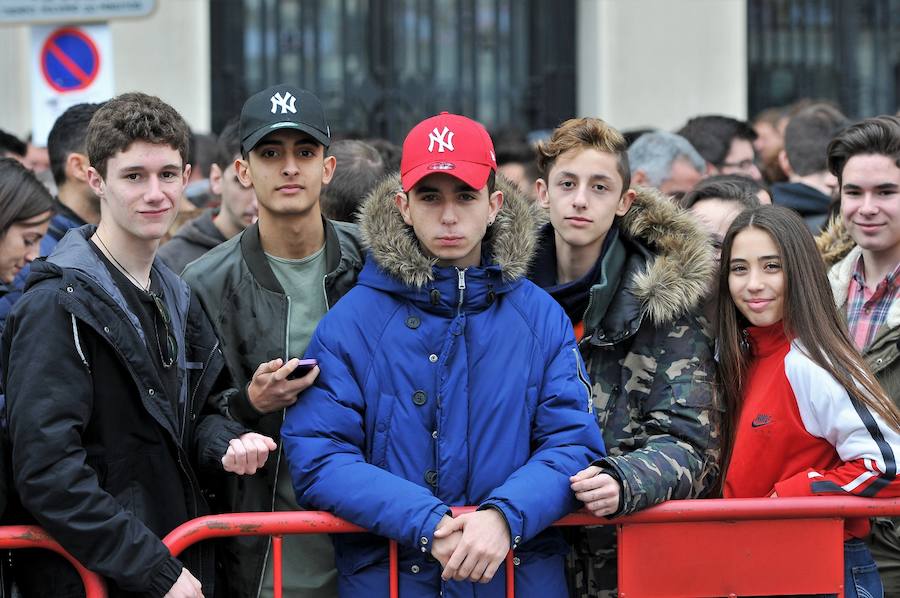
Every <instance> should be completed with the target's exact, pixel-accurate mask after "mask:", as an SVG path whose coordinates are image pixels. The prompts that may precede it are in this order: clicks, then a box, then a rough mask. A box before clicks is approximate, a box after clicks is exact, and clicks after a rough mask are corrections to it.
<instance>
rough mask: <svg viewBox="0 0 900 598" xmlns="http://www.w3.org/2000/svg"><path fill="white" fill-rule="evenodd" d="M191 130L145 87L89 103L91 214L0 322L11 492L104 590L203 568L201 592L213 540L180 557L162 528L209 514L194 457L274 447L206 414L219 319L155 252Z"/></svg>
mask: <svg viewBox="0 0 900 598" xmlns="http://www.w3.org/2000/svg"><path fill="white" fill-rule="evenodd" d="M187 140H188V128H187V125H186V124H185V122H184V120H182V118H181V116H180V115H179V114H178V113H177V112H176V111H175V110H174V109H173V108H172V107H170V106H168V105H167V104H165V103H163V102H162V101H161V100H159V99H158V98H155V97H151V96H147V95H144V94H137V93H133V94H124V95H122V96H119V97H118V98H114V99H112V100H110V101H109V102H107V103H106V104H105V105H104V106H103V107H102V108H100V109H99V110H98V111H97V113H96V114H95V115H94V118H93V120H92V121H91V126H90V128H89V130H88V137H87V153H88V156H89V157H90V162H91V165H92V166H91V167H90V169H89V170H88V180H89V182H90V185H91V187H92V188H93V190H94V192H95V193H96V194H97V196H98V197H99V198H100V223H99V225H98V226H93V225H86V226H83V227H81V228H78V229H75V230H72V231H70V232H69V233H68V234H67V235H66V236H65V237H64V238H63V240H62V241H60V243H59V244H58V245H57V247H56V249H55V251H54V252H53V254H52V255H51V256H50V257H49V258H48V259H47V260H46V261H39V262H34V267H33V269H32V275H31V278H30V279H29V284H30V288H29V289H28V290H27V292H26V293H25V295H24V296H23V297H22V299H21V300H20V301H19V302H18V303H17V304H16V306H15V308H14V309H13V311H12V313H11V315H10V320H9V322H8V325H7V327H6V330H5V332H4V335H3V344H2V369H3V387H4V389H5V390H6V400H7V416H8V419H9V434H10V438H11V441H12V462H13V464H14V465H13V470H14V480H15V485H16V489H17V490H18V493H19V496H20V498H21V501H22V505H23V506H24V507H25V509H27V510H28V511H29V513H30V514H31V515H32V516H33V517H34V518H35V519H36V520H37V522H38V523H39V524H40V525H41V526H42V527H44V528H45V529H46V530H47V531H48V532H49V533H50V534H51V535H52V536H53V537H54V538H55V539H56V540H58V541H59V542H60V544H62V545H63V547H64V548H66V549H67V550H68V551H69V552H71V553H72V554H73V555H74V556H75V557H76V558H78V560H80V561H81V562H82V563H83V564H84V565H85V566H86V567H87V568H89V569H91V570H92V571H95V572H97V573H100V574H101V575H103V576H105V577H107V578H108V580H109V583H110V585H111V588H110V589H111V592H112V594H113V595H134V594H133V593H139V594H142V595H149V596H163V595H166V596H197V597H199V596H201V584H200V580H203V583H204V584H206V588H205V589H206V591H207V592H210V595H211V591H212V588H211V587H210V583H211V579H212V575H211V567H212V565H213V563H212V561H211V559H210V558H208V557H210V556H211V554H210V553H209V551H208V550H205V549H202V548H200V549H197V550H194V551H192V552H189V553H186V556H185V558H184V562H183V563H182V561H179V560H178V559H176V558H174V557H172V556H171V555H170V554H169V550H168V549H167V548H166V547H165V545H164V544H163V543H162V541H161V540H160V538H161V537H163V536H164V535H165V534H167V533H168V532H169V531H171V530H172V529H174V528H175V527H176V526H178V525H180V524H181V523H183V522H185V521H187V520H189V519H192V518H194V517H197V516H199V515H203V514H204V513H205V503H204V499H203V496H202V494H201V493H200V487H199V485H198V481H197V476H198V474H199V473H200V471H201V470H207V471H214V470H219V471H221V470H222V468H223V465H224V466H225V469H226V470H227V471H234V472H237V473H253V471H254V470H255V469H256V467H257V466H258V465H259V464H260V462H261V461H264V460H265V459H266V455H267V454H268V451H269V450H271V449H274V448H275V447H274V443H273V441H272V440H271V439H270V438H266V437H264V436H261V435H259V434H255V433H245V432H246V429H245V428H244V427H243V426H241V425H239V424H237V423H235V422H233V421H229V420H228V419H226V418H225V417H223V416H222V415H218V414H217V413H215V411H216V410H215V409H214V406H216V405H219V404H221V403H223V402H225V401H227V400H228V397H229V395H231V394H235V393H236V392H237V391H235V390H233V389H231V388H230V377H229V376H228V375H227V372H226V370H225V364H224V360H223V359H222V355H221V353H220V352H219V350H218V349H217V348H216V347H217V345H216V339H215V333H214V331H213V329H212V326H211V325H210V323H209V321H208V319H207V318H206V316H205V314H204V313H203V310H202V308H201V307H200V305H199V303H197V302H196V301H195V300H194V299H193V297H192V295H191V292H190V289H188V287H187V285H185V284H184V283H183V282H182V281H181V280H180V279H179V278H178V276H177V275H175V273H173V272H172V271H171V270H169V269H168V268H167V267H165V265H163V264H162V262H161V261H159V260H158V259H155V254H156V249H157V245H158V243H159V239H160V238H161V237H162V236H163V235H164V234H165V232H166V230H167V229H168V227H169V226H170V225H171V223H172V220H173V219H174V218H175V215H176V212H177V206H178V201H179V199H180V197H181V194H182V192H183V190H184V186H185V184H186V182H187V179H188V175H189V174H190V166H188V165H186V163H185V158H186V154H187ZM17 571H18V572H19V575H20V579H19V581H20V585H21V586H22V587H23V589H24V590H25V591H26V594H28V595H39V596H69V595H76V596H77V595H79V594H82V593H83V590H82V589H81V581H80V580H79V579H78V577H77V575H75V573H74V571H73V570H72V568H71V566H70V565H68V564H67V563H66V562H65V561H63V560H62V559H60V558H58V557H50V556H46V555H45V556H41V557H35V558H34V560H33V561H28V562H27V564H25V563H23V566H21V567H18V568H17ZM198 578H199V579H198Z"/></svg>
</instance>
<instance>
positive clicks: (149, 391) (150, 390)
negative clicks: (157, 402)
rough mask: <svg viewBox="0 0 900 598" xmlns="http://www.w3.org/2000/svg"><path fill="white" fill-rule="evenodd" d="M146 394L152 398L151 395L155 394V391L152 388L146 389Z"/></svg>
mask: <svg viewBox="0 0 900 598" xmlns="http://www.w3.org/2000/svg"><path fill="white" fill-rule="evenodd" d="M147 394H148V395H150V396H151V397H152V396H153V395H155V394H156V391H155V390H153V389H152V388H148V389H147Z"/></svg>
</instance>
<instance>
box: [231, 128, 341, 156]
mask: <svg viewBox="0 0 900 598" xmlns="http://www.w3.org/2000/svg"><path fill="white" fill-rule="evenodd" d="M282 129H294V130H295V131H303V132H304V133H307V134H308V135H310V136H311V137H312V138H313V139H315V140H316V141H318V142H319V143H321V144H322V145H323V146H325V147H328V146H329V144H330V143H331V138H330V137H328V135H326V134H324V133H323V132H322V131H319V130H318V129H316V128H315V127H310V126H308V125H305V124H303V123H295V122H291V121H284V122H278V123H272V124H270V125H266V126H264V127H260V128H258V129H256V130H255V131H253V132H252V133H250V134H249V135H247V137H246V138H244V140H243V141H241V148H242V149H243V150H244V151H245V152H249V151H251V150H252V149H253V148H254V147H256V145H257V144H258V143H259V142H260V141H262V139H263V137H265V136H266V135H268V134H269V133H272V132H273V131H280V130H282Z"/></svg>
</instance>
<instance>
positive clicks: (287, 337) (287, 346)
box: [256, 281, 328, 598]
mask: <svg viewBox="0 0 900 598" xmlns="http://www.w3.org/2000/svg"><path fill="white" fill-rule="evenodd" d="M322 287H323V288H324V287H325V283H324V281H323V282H322ZM284 298H285V299H287V319H286V320H285V323H284V362H285V363H287V362H288V360H290V359H291V355H290V351H291V296H290V295H285V296H284ZM325 302H326V304H327V303H328V301H327V298H326V301H325ZM298 357H299V356H298ZM284 415H285V410H284V409H282V410H281V423H282V424H283V423H284ZM280 469H281V446H279V447H278V455H277V456H276V457H275V484H274V485H273V486H272V500H271V505H270V507H269V512H270V513H274V512H275V495H276V494H277V493H278V472H279V470H280ZM271 550H272V536H269V539H268V540H267V542H266V552H265V554H264V555H263V562H262V571H260V572H259V584H257V586H256V596H257V598H259V596H260V595H261V594H262V586H263V581H264V580H265V577H266V568H267V567H268V566H269V553H270V552H271Z"/></svg>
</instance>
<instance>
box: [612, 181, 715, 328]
mask: <svg viewBox="0 0 900 598" xmlns="http://www.w3.org/2000/svg"><path fill="white" fill-rule="evenodd" d="M636 191H637V197H636V198H635V200H634V203H633V204H632V205H631V209H629V210H628V213H626V214H625V216H623V217H622V220H621V223H620V227H621V231H622V232H623V233H624V235H625V237H626V238H628V239H630V240H632V241H633V242H635V243H637V244H640V245H643V246H644V247H645V248H647V249H649V251H650V252H651V253H652V254H653V257H652V258H651V259H649V260H648V261H647V263H646V267H645V268H644V269H642V270H638V271H633V272H631V279H630V280H629V281H628V290H629V292H630V293H631V294H632V295H633V296H634V297H635V298H636V299H637V300H638V301H639V302H640V304H641V307H642V309H643V312H644V315H646V316H647V317H648V318H650V321H651V322H652V323H653V324H654V325H656V326H661V325H665V324H671V323H672V322H673V321H674V320H676V319H677V318H679V317H680V316H682V315H684V314H686V313H688V312H689V311H691V310H694V309H696V308H697V307H698V306H699V305H700V301H701V300H702V299H703V298H704V297H705V296H706V294H707V293H708V292H709V285H710V282H711V280H712V277H713V274H714V273H715V268H716V264H715V259H714V258H713V251H712V245H711V244H710V242H709V235H708V234H707V233H706V231H705V230H703V228H702V226H701V225H700V224H699V223H698V222H697V221H696V220H695V219H694V218H693V217H692V216H691V215H690V213H688V212H687V211H686V210H684V209H682V208H681V207H679V206H677V205H676V204H675V203H674V202H673V201H672V200H671V199H669V198H668V197H666V196H665V195H663V194H662V193H661V192H659V191H657V190H656V189H650V188H647V187H638V188H637V189H636Z"/></svg>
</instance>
